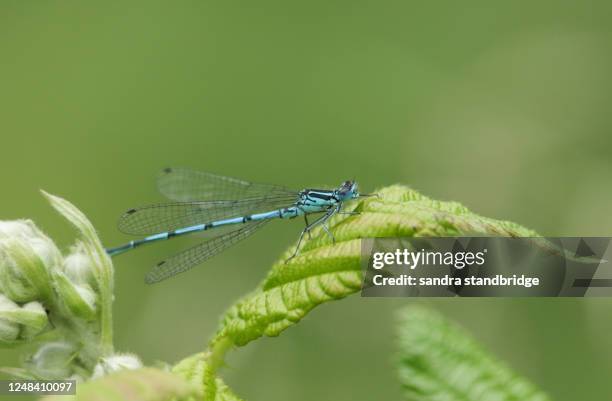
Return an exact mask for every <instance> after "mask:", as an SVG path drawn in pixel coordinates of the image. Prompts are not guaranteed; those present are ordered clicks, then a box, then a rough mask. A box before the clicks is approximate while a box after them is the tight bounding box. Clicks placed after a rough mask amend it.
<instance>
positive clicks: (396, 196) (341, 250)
mask: <svg viewBox="0 0 612 401" xmlns="http://www.w3.org/2000/svg"><path fill="white" fill-rule="evenodd" d="M378 194H379V196H378V197H371V198H366V199H364V200H360V201H358V202H355V203H354V204H353V205H352V206H349V208H347V210H353V211H357V212H359V214H357V215H352V216H349V217H347V216H346V215H337V216H335V217H334V218H333V219H332V220H331V221H330V224H329V226H330V229H331V231H332V232H333V234H334V237H335V240H336V241H335V243H332V240H331V239H330V237H329V236H328V235H326V233H325V232H324V231H323V230H322V229H318V230H315V231H314V232H313V238H312V239H311V240H309V241H306V243H305V244H304V246H303V248H302V251H301V254H300V255H299V256H297V257H296V258H294V259H292V260H291V262H289V263H285V260H286V259H287V257H289V256H290V255H291V254H292V253H293V250H294V248H290V249H289V250H288V251H287V252H286V254H285V255H283V257H282V258H281V260H280V261H279V262H277V263H276V264H275V265H274V266H273V267H272V269H271V271H270V272H269V274H268V276H267V278H266V279H265V280H264V281H263V283H262V284H261V285H260V286H259V287H258V288H257V289H256V290H255V291H254V292H253V293H252V294H250V295H249V296H247V297H246V298H244V299H242V300H240V301H238V302H237V303H236V304H235V305H234V306H232V307H231V308H230V309H229V310H228V311H227V312H226V314H225V317H224V318H223V320H222V322H221V327H220V329H219V331H218V333H217V335H216V337H215V338H214V339H213V341H212V344H213V345H214V344H215V343H216V342H217V341H219V340H220V339H223V338H227V339H230V341H231V342H232V343H233V344H234V345H238V346H241V345H245V344H247V343H248V342H250V341H252V340H255V339H257V338H259V337H261V336H264V335H265V336H276V335H279V334H280V333H281V332H282V331H283V330H285V329H286V328H288V327H290V326H292V325H293V324H295V323H297V322H298V321H300V320H301V319H302V318H303V317H304V316H305V315H306V314H307V313H308V312H309V311H310V310H312V309H313V308H314V307H316V306H317V305H320V304H322V303H324V302H328V301H332V300H336V299H340V298H343V297H345V296H347V295H350V294H353V293H355V292H357V291H359V290H360V288H361V282H362V272H361V266H360V257H361V241H360V239H361V238H373V237H378V238H381V237H418V236H421V237H422V236H456V235H498V236H534V235H536V233H535V232H533V231H531V230H528V229H526V228H523V227H521V226H519V225H517V224H514V223H510V222H506V221H500V220H494V219H489V218H486V217H482V216H479V215H477V214H474V213H472V212H470V211H469V210H468V209H467V208H466V207H464V206H462V205H460V204H458V203H456V202H441V201H437V200H432V199H429V198H427V197H426V196H423V195H421V194H420V193H418V192H416V191H414V190H412V189H410V188H408V187H405V186H400V185H394V186H391V187H387V188H384V189H382V190H380V191H378Z"/></svg>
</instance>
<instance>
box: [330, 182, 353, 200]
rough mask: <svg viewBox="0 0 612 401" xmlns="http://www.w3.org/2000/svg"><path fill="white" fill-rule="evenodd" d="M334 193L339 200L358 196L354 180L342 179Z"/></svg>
mask: <svg viewBox="0 0 612 401" xmlns="http://www.w3.org/2000/svg"><path fill="white" fill-rule="evenodd" d="M336 193H337V194H338V196H339V197H340V199H341V200H343V201H345V200H349V199H355V198H359V190H358V189H357V183H356V182H355V181H352V180H350V181H344V182H343V183H342V185H340V187H339V188H338V189H337V190H336Z"/></svg>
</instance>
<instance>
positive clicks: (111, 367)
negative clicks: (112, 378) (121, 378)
mask: <svg viewBox="0 0 612 401" xmlns="http://www.w3.org/2000/svg"><path fill="white" fill-rule="evenodd" d="M139 368H142V362H141V361H140V359H139V358H138V357H137V356H136V355H134V354H115V355H112V356H109V357H106V358H102V359H100V362H98V364H97V365H96V366H95V368H94V371H93V375H92V377H91V378H92V379H97V378H99V377H102V376H105V375H107V374H109V373H113V372H117V371H119V370H133V369H139Z"/></svg>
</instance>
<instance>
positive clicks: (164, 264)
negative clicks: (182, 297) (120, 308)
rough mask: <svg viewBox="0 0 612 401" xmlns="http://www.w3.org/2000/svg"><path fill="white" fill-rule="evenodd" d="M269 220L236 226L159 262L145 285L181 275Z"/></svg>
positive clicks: (147, 276) (150, 272)
mask: <svg viewBox="0 0 612 401" xmlns="http://www.w3.org/2000/svg"><path fill="white" fill-rule="evenodd" d="M268 221H269V220H261V221H254V222H252V223H246V224H243V225H240V226H238V227H239V228H237V229H235V230H233V231H230V232H227V233H225V234H222V235H220V236H217V237H214V238H211V239H209V240H208V241H205V242H202V243H200V244H198V245H196V246H194V247H192V248H189V249H187V250H185V251H183V252H181V253H178V254H176V255H174V256H171V257H170V258H168V259H166V260H164V261H161V262H159V263H158V264H157V265H155V267H153V269H151V271H149V273H147V275H146V277H145V282H146V283H147V284H153V283H157V282H160V281H162V280H165V279H167V278H170V277H173V276H176V275H177V274H179V273H183V272H185V271H187V270H189V269H191V268H193V267H195V266H197V265H199V264H200V263H202V262H204V261H205V260H207V259H210V258H211V257H213V256H215V255H216V254H218V253H220V252H222V251H224V250H225V249H227V248H229V247H230V246H232V245H234V244H236V243H237V242H240V241H242V240H243V239H245V238H247V237H249V236H250V235H251V234H253V233H254V232H255V231H257V230H258V229H260V228H261V227H263V226H264V225H265V224H266V223H267V222H268Z"/></svg>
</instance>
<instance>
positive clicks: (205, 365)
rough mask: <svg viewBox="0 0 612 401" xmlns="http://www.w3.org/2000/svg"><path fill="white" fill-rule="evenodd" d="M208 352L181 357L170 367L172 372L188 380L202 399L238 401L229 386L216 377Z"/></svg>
mask: <svg viewBox="0 0 612 401" xmlns="http://www.w3.org/2000/svg"><path fill="white" fill-rule="evenodd" d="M208 358H210V354H207V353H203V352H202V353H199V354H196V355H193V356H190V357H188V358H185V359H183V360H182V361H181V362H179V363H178V364H177V365H176V366H174V368H173V369H172V373H174V374H176V375H179V376H181V377H182V378H183V379H185V380H187V381H189V382H190V383H191V384H192V385H193V386H194V388H196V389H197V394H198V396H200V397H202V396H203V397H202V398H200V399H204V400H207V401H208V400H215V401H240V398H238V396H237V395H235V394H234V393H233V392H232V391H231V390H230V389H229V387H227V385H226V384H225V383H224V382H223V380H221V379H220V378H218V377H216V376H215V374H214V372H213V369H211V366H210V363H209V362H208V361H207V360H208Z"/></svg>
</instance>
